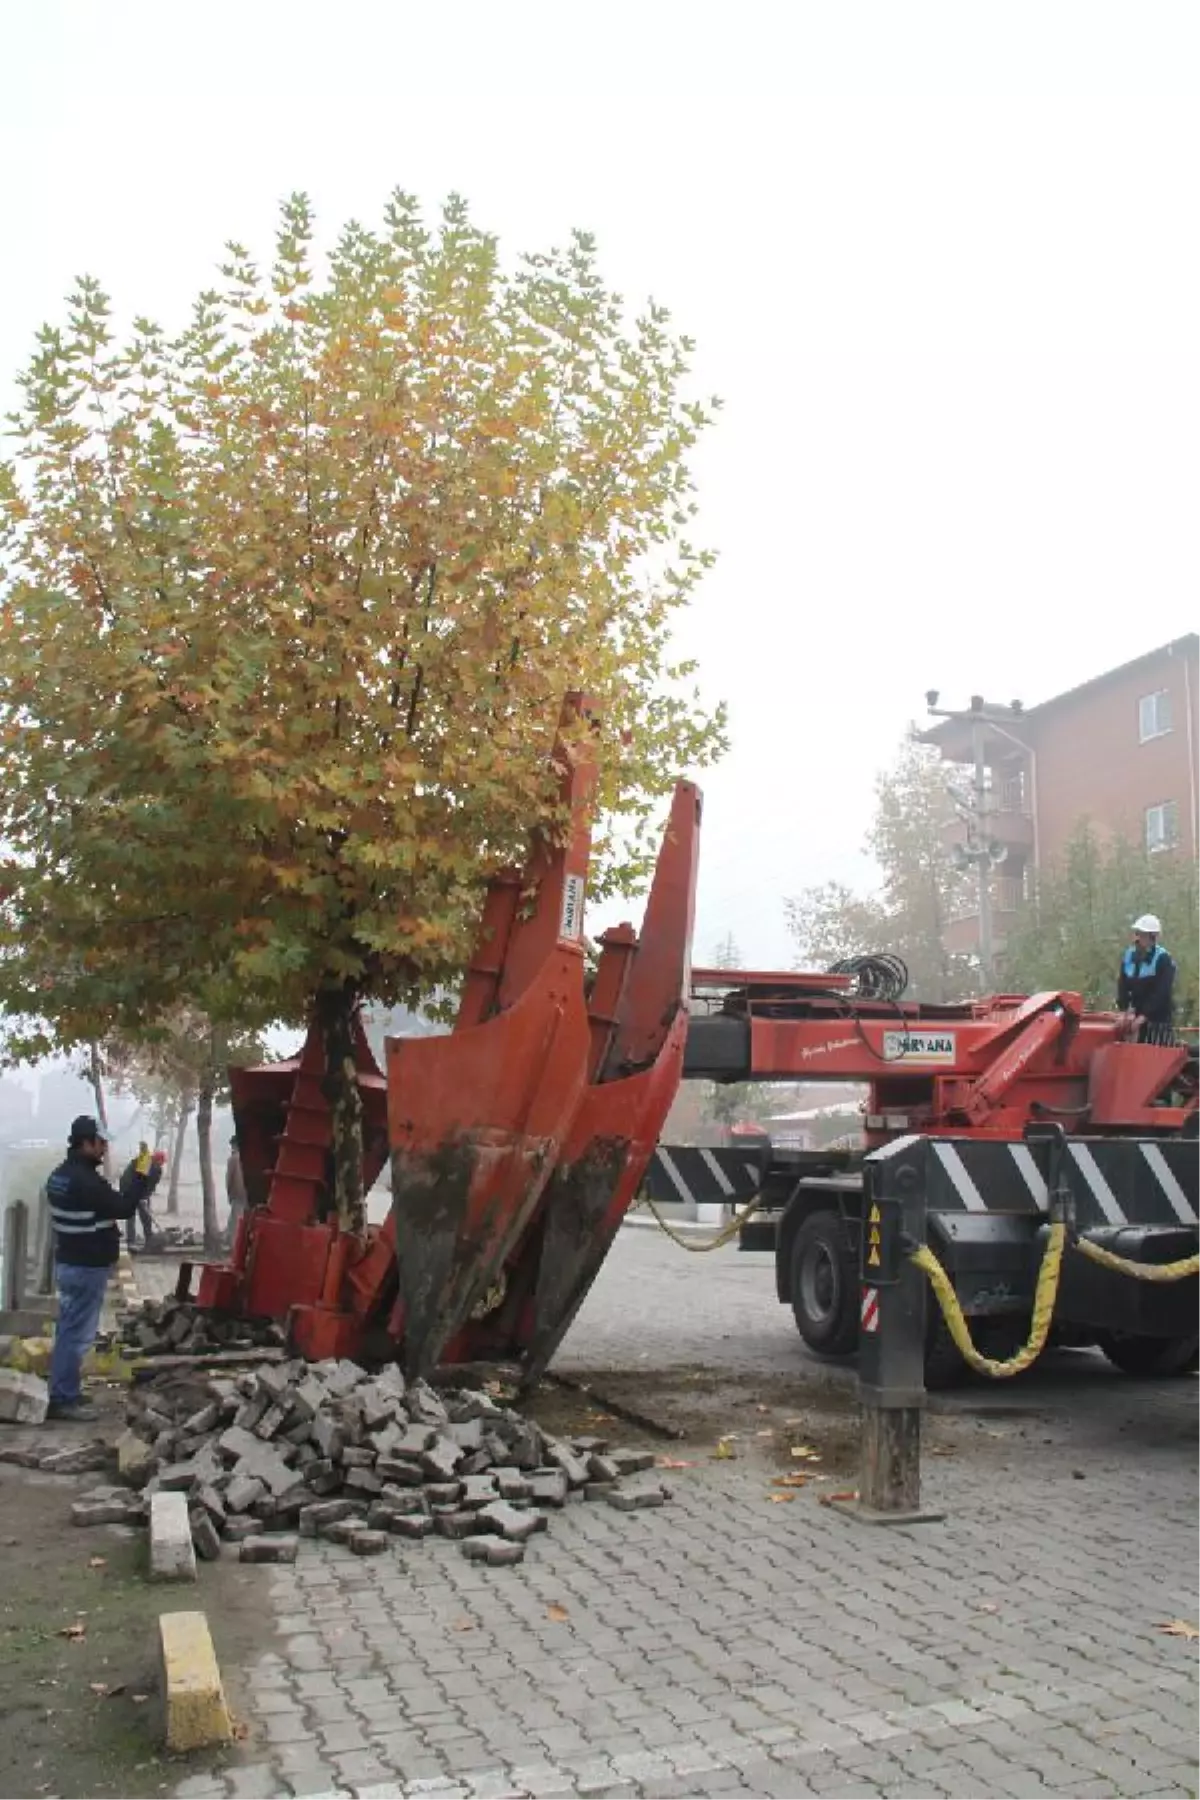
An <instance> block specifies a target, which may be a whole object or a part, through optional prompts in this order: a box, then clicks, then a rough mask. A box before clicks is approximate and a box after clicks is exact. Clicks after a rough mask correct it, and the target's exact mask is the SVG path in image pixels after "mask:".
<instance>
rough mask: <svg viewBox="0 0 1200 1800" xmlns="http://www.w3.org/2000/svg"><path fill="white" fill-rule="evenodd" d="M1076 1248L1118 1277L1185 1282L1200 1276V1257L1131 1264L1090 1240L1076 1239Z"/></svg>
mask: <svg viewBox="0 0 1200 1800" xmlns="http://www.w3.org/2000/svg"><path fill="white" fill-rule="evenodd" d="M1075 1248H1076V1250H1078V1252H1079V1254H1080V1255H1081V1256H1086V1257H1087V1259H1088V1261H1089V1262H1094V1263H1099V1264H1100V1267H1101V1268H1102V1269H1115V1270H1116V1272H1117V1274H1118V1275H1132V1276H1133V1279H1134V1280H1135V1281H1183V1280H1184V1278H1185V1277H1186V1276H1188V1275H1196V1274H1200V1256H1185V1257H1184V1258H1183V1260H1182V1262H1169V1263H1144V1262H1131V1261H1130V1259H1129V1258H1128V1257H1127V1256H1117V1255H1116V1253H1115V1252H1114V1251H1112V1250H1105V1249H1103V1248H1102V1247H1101V1246H1100V1245H1099V1244H1093V1243H1092V1242H1091V1241H1090V1239H1088V1238H1078V1239H1076V1242H1075Z"/></svg>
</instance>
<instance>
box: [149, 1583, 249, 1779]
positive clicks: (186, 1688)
mask: <svg viewBox="0 0 1200 1800" xmlns="http://www.w3.org/2000/svg"><path fill="white" fill-rule="evenodd" d="M158 1632H159V1641H160V1646H161V1650H162V1669H163V1697H164V1702H165V1707H166V1739H167V1749H168V1750H203V1749H206V1748H208V1747H209V1746H211V1745H213V1744H227V1743H228V1742H229V1741H230V1739H231V1738H232V1736H233V1729H232V1726H231V1725H230V1722H229V1708H228V1706H227V1705H226V1703H225V1689H224V1688H223V1686H222V1685H221V1671H220V1669H219V1668H218V1667H217V1653H216V1651H215V1650H214V1649H213V1641H212V1634H211V1632H210V1631H209V1629H208V1620H207V1619H206V1618H205V1616H204V1614H203V1613H202V1612H177V1613H160V1614H159V1619H158Z"/></svg>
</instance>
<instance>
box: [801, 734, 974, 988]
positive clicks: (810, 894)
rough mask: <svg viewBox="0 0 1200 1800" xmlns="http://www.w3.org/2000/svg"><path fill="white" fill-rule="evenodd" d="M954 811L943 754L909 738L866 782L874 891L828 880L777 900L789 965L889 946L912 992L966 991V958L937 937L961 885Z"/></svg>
mask: <svg viewBox="0 0 1200 1800" xmlns="http://www.w3.org/2000/svg"><path fill="white" fill-rule="evenodd" d="M955 818H956V815H955V810H954V802H953V801H952V800H951V798H950V795H949V793H948V792H947V787H946V765H945V763H944V762H943V761H942V759H941V757H940V755H939V754H938V752H937V751H936V750H935V749H933V748H932V746H930V745H926V744H922V743H920V742H918V741H917V740H916V739H915V738H914V737H909V738H908V739H907V740H906V741H905V743H904V744H903V746H902V748H901V750H900V754H899V756H898V757H897V759H896V762H895V763H894V765H893V767H892V768H891V769H890V770H888V771H887V772H886V773H885V774H883V775H881V776H880V777H879V779H878V781H877V782H876V784H875V814H874V818H873V820H872V824H871V829H870V831H869V832H868V833H867V839H866V848H867V849H868V850H870V852H871V853H872V855H873V856H874V858H875V860H876V862H877V863H878V864H879V868H880V871H881V875H882V880H881V883H880V886H879V888H878V890H877V891H876V892H875V893H871V894H865V895H864V894H856V893H855V892H854V891H853V890H852V889H851V888H848V887H846V886H845V885H844V884H843V883H840V882H827V883H825V885H824V886H821V887H813V888H806V889H805V890H804V892H803V893H801V894H799V895H797V896H796V897H795V898H793V899H789V900H785V901H784V909H785V912H786V915H787V922H788V929H789V930H790V931H791V933H792V935H793V937H794V938H795V939H796V944H797V950H798V966H799V967H801V968H816V969H820V968H828V966H829V965H830V964H831V963H833V962H838V961H840V960H841V959H842V958H843V957H846V956H862V955H866V954H869V953H872V952H881V951H888V952H890V953H891V954H892V955H895V956H900V957H902V958H903V959H904V961H905V962H906V963H907V965H908V971H909V986H910V990H911V992H912V994H913V995H914V997H915V998H917V999H920V1000H929V1001H935V1002H940V1001H947V1000H957V999H960V998H961V997H962V996H963V994H964V993H966V992H969V991H970V990H971V989H972V988H973V987H974V986H975V975H974V971H973V968H972V965H971V963H970V960H969V959H968V958H967V957H963V956H954V955H952V954H951V953H950V952H949V951H947V949H946V948H945V944H944V942H943V936H944V933H945V929H946V926H947V924H948V923H949V921H950V919H951V917H952V916H953V912H954V905H955V902H956V900H957V899H958V898H959V896H961V894H962V893H963V886H964V878H963V876H962V874H961V872H960V871H959V870H958V869H956V868H955V865H954V857H953V841H954V834H953V831H952V829H951V828H952V827H953V825H954V824H955Z"/></svg>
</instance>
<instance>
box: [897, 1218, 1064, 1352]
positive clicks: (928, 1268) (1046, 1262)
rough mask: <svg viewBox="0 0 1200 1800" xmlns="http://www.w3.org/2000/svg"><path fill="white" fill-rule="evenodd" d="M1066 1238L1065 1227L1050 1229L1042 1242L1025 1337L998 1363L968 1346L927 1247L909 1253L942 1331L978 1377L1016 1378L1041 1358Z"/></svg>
mask: <svg viewBox="0 0 1200 1800" xmlns="http://www.w3.org/2000/svg"><path fill="white" fill-rule="evenodd" d="M1066 1235H1067V1234H1066V1228H1065V1226H1063V1225H1051V1227H1050V1236H1049V1238H1048V1239H1047V1241H1046V1249H1045V1253H1044V1255H1043V1257H1042V1266H1041V1268H1040V1269H1039V1270H1038V1278H1037V1286H1036V1288H1035V1289H1034V1294H1033V1321H1032V1324H1031V1325H1030V1328H1029V1336H1028V1338H1027V1339H1026V1341H1025V1343H1024V1344H1023V1345H1022V1347H1021V1349H1020V1350H1018V1351H1017V1352H1016V1353H1015V1355H1013V1356H1007V1357H1005V1358H1004V1360H1003V1361H1002V1362H1001V1361H998V1360H997V1359H996V1358H995V1357H992V1356H983V1355H982V1354H981V1353H980V1352H979V1351H978V1350H977V1349H976V1348H975V1346H974V1344H973V1343H972V1342H971V1331H970V1327H969V1326H968V1324H967V1321H966V1317H965V1316H964V1314H963V1309H962V1307H961V1306H960V1305H959V1303H958V1295H957V1294H956V1293H955V1291H954V1284H953V1282H952V1281H951V1280H950V1277H949V1276H948V1275H947V1273H946V1271H945V1269H943V1267H942V1265H941V1263H940V1262H939V1261H938V1259H937V1257H936V1256H935V1255H934V1254H933V1251H932V1250H931V1249H930V1248H929V1246H928V1244H922V1245H921V1248H920V1249H919V1250H914V1251H913V1252H912V1260H913V1261H914V1262H915V1263H916V1265H917V1267H918V1269H924V1271H925V1273H926V1275H927V1276H928V1277H929V1285H930V1286H931V1287H932V1289H933V1292H934V1296H935V1298H936V1300H937V1303H938V1305H939V1306H940V1307H941V1309H942V1317H943V1318H944V1319H945V1321H946V1327H947V1329H948V1331H949V1333H950V1336H951V1337H952V1338H953V1339H954V1342H955V1344H956V1345H957V1347H958V1350H959V1353H960V1355H961V1356H962V1358H963V1361H964V1362H966V1363H968V1364H969V1365H970V1367H971V1368H972V1369H975V1370H976V1371H977V1372H978V1373H979V1374H980V1375H990V1376H991V1377H992V1378H993V1380H995V1381H1003V1380H1006V1379H1007V1377H1008V1376H1010V1375H1020V1374H1021V1372H1022V1371H1023V1370H1024V1369H1028V1368H1029V1367H1030V1366H1031V1365H1032V1364H1033V1363H1035V1362H1036V1361H1037V1359H1038V1357H1039V1356H1040V1355H1041V1354H1042V1351H1043V1350H1044V1349H1045V1347H1046V1339H1047V1338H1048V1337H1049V1335H1050V1325H1051V1321H1052V1320H1053V1318H1054V1302H1055V1299H1056V1298H1057V1296H1058V1278H1059V1274H1060V1273H1061V1270H1062V1258H1063V1245H1064V1243H1065V1241H1066Z"/></svg>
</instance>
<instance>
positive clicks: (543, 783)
mask: <svg viewBox="0 0 1200 1800" xmlns="http://www.w3.org/2000/svg"><path fill="white" fill-rule="evenodd" d="M689 351H690V345H689V344H688V343H687V341H686V340H685V339H683V338H681V337H679V336H677V335H675V334H674V332H673V331H672V329H671V327H670V325H669V322H668V319H667V317H666V315H665V314H664V313H663V312H662V311H661V310H659V309H657V308H655V307H651V308H649V309H648V310H646V311H645V312H643V314H642V315H641V316H640V317H639V318H637V319H636V320H634V321H633V322H629V321H628V319H627V316H626V313H625V309H624V308H623V306H622V304H621V302H620V300H619V298H618V296H616V295H615V294H613V293H611V292H610V291H609V290H608V289H607V288H606V287H605V286H604V284H603V282H602V281H601V278H600V276H599V274H598V272H597V267H596V261H595V255H594V251H593V246H592V244H591V242H590V241H589V240H588V239H587V238H586V237H584V236H582V235H576V236H575V237H573V238H572V240H571V241H570V243H569V244H568V246H567V247H566V248H565V249H561V250H554V251H551V252H548V253H546V254H543V255H535V256H530V257H526V258H525V259H523V260H522V261H520V262H519V263H517V264H515V265H514V266H512V267H506V266H505V265H504V264H503V263H502V261H501V257H500V254H499V251H498V247H497V245H496V242H495V241H494V239H493V238H491V237H489V236H488V235H486V234H485V233H484V232H482V231H480V230H478V229H477V228H476V227H475V226H474V225H473V224H472V223H471V221H470V219H469V217H468V214H467V210H466V208H465V206H464V205H463V204H462V203H461V202H460V201H457V200H454V201H451V202H450V203H449V204H448V205H447V206H446V208H445V209H444V212H443V214H442V216H441V219H440V221H439V222H438V223H437V224H436V225H435V226H433V227H432V228H430V227H427V226H426V225H425V224H424V223H423V222H422V219H421V216H420V214H419V211H418V208H417V206H416V205H415V203H414V202H413V201H412V200H411V199H410V198H408V197H406V196H404V195H402V194H397V195H396V196H394V197H393V199H392V201H391V202H390V204H389V205H388V207H387V208H386V211H385V214H384V219H383V223H382V225H381V226H380V228H379V229H377V230H374V231H369V230H366V229H364V228H363V227H362V226H360V225H357V224H351V225H348V226H347V227H346V229H345V230H344V231H343V233H342V235H341V237H340V240H339V241H338V243H337V245H336V247H335V248H334V249H333V250H332V252H331V253H330V254H329V255H328V257H324V258H323V257H319V256H318V255H317V254H316V252H315V251H314V247H313V220H312V216H311V212H310V209H309V206H308V204H307V202H306V201H305V200H304V199H303V198H302V197H296V198H294V199H292V200H291V201H289V202H288V203H287V205H286V206H285V207H284V208H283V210H282V218H281V225H280V230H279V234H278V239H277V244H276V250H275V256H274V261H273V264H272V266H271V267H270V269H268V270H265V271H264V270H260V269H259V268H258V267H257V266H256V265H255V263H254V262H253V261H252V259H251V257H250V256H249V254H248V253H247V252H246V251H245V250H244V249H242V248H240V247H238V246H232V245H231V246H230V247H229V250H228V259H227V261H226V263H225V265H224V267H223V268H222V270H221V279H220V283H219V286H217V287H216V288H214V289H213V290H212V291H210V292H206V293H204V294H202V295H201V296H200V298H199V299H198V301H197V302H196V305H195V308H194V311H193V314H192V317H191V322H190V324H189V325H188V326H187V328H186V329H185V330H184V331H182V333H180V334H179V335H178V336H170V335H168V334H167V333H165V332H164V331H163V330H161V329H160V328H159V327H158V326H156V325H154V324H152V323H151V322H150V321H149V320H146V319H138V320H136V322H135V323H134V325H133V326H132V328H131V330H130V331H129V332H128V334H126V335H121V334H118V332H117V331H116V330H115V328H114V325H113V323H112V317H111V313H110V306H109V301H108V299H107V298H106V296H105V294H104V293H103V292H102V290H101V288H100V287H99V286H98V285H97V284H96V283H95V282H94V281H92V280H83V281H81V282H80V283H79V285H78V287H77V289H76V291H75V292H74V294H73V295H72V296H71V299H70V305H69V317H68V319H67V321H66V322H65V324H64V325H62V326H61V327H47V328H46V329H45V330H43V332H42V333H41V335H40V339H39V343H38V347H37V352H36V355H35V356H34V358H33V360H32V362H31V363H30V365H29V367H28V369H27V370H26V372H25V374H24V377H23V380H22V388H21V392H22V399H21V403H20V407H19V410H18V414H17V416H16V418H15V421H14V429H15V442H16V451H15V457H14V459H13V461H12V462H11V464H10V465H9V466H7V467H6V468H5V469H4V470H3V473H2V474H0V557H2V559H3V567H2V580H3V604H2V608H0V734H2V735H0V757H2V768H0V774H2V780H0V840H3V845H4V851H5V854H6V856H7V858H8V866H7V874H6V885H7V888H8V898H7V902H6V905H5V909H4V923H3V945H2V948H3V951H4V954H3V956H0V1002H2V1003H3V1004H4V1006H5V1007H6V1009H7V1010H8V1011H9V1013H10V1015H17V1014H21V1015H26V1016H28V1015H39V1016H41V1017H42V1018H44V1019H46V1020H48V1021H49V1022H50V1025H51V1027H52V1032H53V1037H54V1039H55V1040H56V1041H58V1042H64V1043H65V1042H74V1041H80V1040H81V1039H85V1038H88V1037H92V1036H94V1035H96V1034H97V1033H98V1032H99V1031H102V1030H108V1029H110V1028H122V1029H123V1028H127V1027H128V1028H137V1027H138V1026H139V1025H141V1024H143V1023H144V1022H145V1021H146V1019H148V1018H151V1017H155V1016H163V1015H165V1014H167V1013H168V1012H169V1011H170V1009H172V1008H174V1007H176V1006H177V1005H179V1004H183V1003H189V1004H191V1003H199V1004H200V1005H202V1006H203V1007H204V1008H205V1009H206V1011H207V1012H208V1013H209V1014H210V1015H211V1016H214V1017H220V1016H222V1015H223V1014H224V1015H226V1016H229V1017H237V1016H238V1014H239V1010H240V1009H242V1008H243V1006H244V1005H245V1004H246V1003H247V1002H248V1001H251V1000H252V1003H253V1005H252V1010H253V1013H254V1015H255V1017H256V1018H262V1017H276V1018H292V1019H298V1018H301V1017H303V1016H304V1014H305V1012H306V1011H307V1009H308V1008H309V1006H310V1004H311V1003H312V1001H313V1000H314V998H315V997H316V996H317V995H318V994H320V993H324V994H326V995H328V994H331V993H336V995H337V996H338V997H339V1003H341V1002H344V1003H345V1004H346V1005H352V1004H353V1003H354V1001H355V1000H356V999H357V998H358V997H360V996H363V995H370V996H374V997H377V998H379V999H381V1000H383V1001H387V1002H392V1001H404V1000H411V999H412V998H413V997H414V996H419V995H421V994H424V993H427V992H428V991H429V990H430V989H431V988H433V987H435V986H437V985H438V984H441V983H444V982H447V981H452V980H453V978H454V976H455V975H456V973H457V971H458V969H459V968H460V966H461V960H462V957H463V953H464V947H465V945H466V943H467V941H468V933H469V925H470V922H471V919H472V917H473V915H474V913H475V910H476V908H477V905H478V901H479V897H480V891H481V885H482V882H483V881H484V879H485V878H486V876H487V875H488V874H489V873H490V872H491V871H492V870H493V869H494V868H495V867H496V866H497V865H499V864H503V863H506V862H510V861H512V860H515V859H519V856H520V852H521V849H522V846H523V843H524V839H525V835H526V833H527V831H528V829H529V827H530V825H531V824H532V823H533V822H534V821H535V820H538V819H541V820H543V821H544V822H547V823H549V824H551V825H553V822H554V788H553V777H552V776H551V775H550V773H549V771H548V768H547V761H546V756H547V750H548V748H549V745H550V742H551V739H552V736H553V732H554V728H555V725H556V722H557V719H558V715H559V710H560V706H561V703H562V699H563V696H564V693H565V692H566V691H567V690H568V689H570V688H579V689H584V690H586V691H588V692H589V693H591V694H594V695H595V696H596V697H597V698H598V700H599V703H600V710H601V714H602V717H603V721H604V723H603V730H602V737H601V741H600V745H599V753H600V765H601V796H602V803H603V807H604V810H605V814H606V816H607V817H609V818H610V819H616V820H619V821H621V823H622V830H621V831H620V833H615V834H614V835H613V837H612V839H611V840H610V841H609V842H608V843H607V844H606V845H605V847H604V850H603V854H602V858H601V862H600V866H599V868H598V870H597V877H596V878H597V883H598V884H599V885H606V884H607V885H611V884H613V883H620V882H622V881H623V880H625V879H626V878H627V877H628V876H629V875H630V874H632V873H634V872H636V868H637V862H638V853H639V840H638V836H637V828H638V826H639V824H640V823H642V822H644V821H645V820H646V819H647V818H648V817H649V816H650V815H651V814H652V813H653V811H654V809H655V805H656V802H657V799H658V797H659V796H660V795H661V794H662V793H663V792H664V791H665V789H666V787H667V785H668V784H669V782H670V780H671V779H672V778H673V777H674V776H675V775H676V774H677V773H678V772H679V771H680V769H681V768H684V767H688V766H692V767H695V766H696V765H698V764H701V763H703V762H704V761H705V760H706V759H707V758H708V756H709V755H710V754H712V753H713V752H714V750H715V749H716V748H718V747H719V742H720V738H721V720H720V717H719V715H718V716H706V715H705V714H704V713H703V711H702V710H701V709H700V707H699V704H698V702H697V699H696V697H695V694H694V692H693V691H692V690H691V687H690V682H689V677H690V673H691V671H690V669H688V668H687V667H673V666H672V659H671V652H670V648H669V636H670V631H671V627H672V624H673V622H674V618H675V615H676V614H677V612H678V610H679V608H680V607H682V606H683V605H684V604H685V603H686V602H687V600H688V598H689V596H690V595H691V593H692V590H693V588H694V586H695V584H696V582H697V580H698V578H699V577H700V575H701V573H702V571H703V569H704V567H705V566H706V563H707V560H708V558H707V556H706V555H705V554H704V553H703V552H701V551H700V550H699V549H697V548H695V547H694V546H692V545H691V544H690V542H689V541H688V537H687V533H688V530H689V527H690V521H691V517H692V513H693V503H692V497H691V492H692V490H691V478H690V475H689V468H688V457H689V453H690V451H691V450H692V447H693V445H694V443H695V441H696V439H697V436H698V434H699V433H700V431H701V430H702V429H703V427H704V426H705V425H706V423H707V422H708V420H709V417H710V413H711V408H710V407H708V406H703V405H700V404H698V403H695V402H693V401H691V400H689V399H687V398H685V391H686V381H687V373H688V356H689ZM622 846H624V848H622ZM33 1042H34V1039H32V1038H29V1039H27V1040H26V1047H30V1046H32V1044H33Z"/></svg>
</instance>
